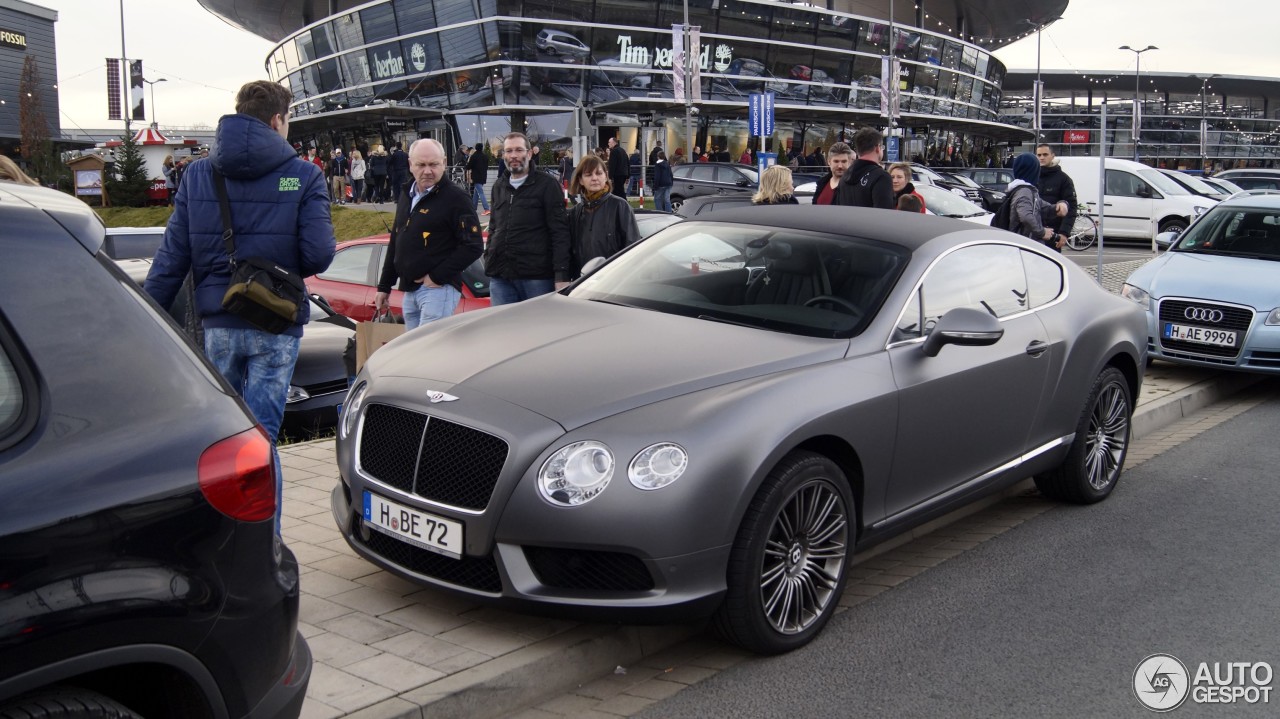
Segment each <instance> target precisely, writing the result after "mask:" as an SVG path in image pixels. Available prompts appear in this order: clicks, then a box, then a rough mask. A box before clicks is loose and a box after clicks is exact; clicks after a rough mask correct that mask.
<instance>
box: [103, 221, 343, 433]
mask: <svg viewBox="0 0 1280 719" xmlns="http://www.w3.org/2000/svg"><path fill="white" fill-rule="evenodd" d="M107 231H108V233H110V232H111V230H110V229H108V230H107ZM109 236H110V235H109V234H108V237H109ZM116 264H117V265H118V266H119V267H120V268H121V269H122V270H123V271H124V273H125V275H127V276H128V277H129V279H131V280H133V281H134V282H135V283H137V285H138V286H139V287H141V286H142V283H143V282H144V281H145V280H146V279H147V273H148V272H150V271H151V259H150V258H148V259H130V260H118V261H117V262H116ZM191 308H192V305H191V287H190V284H183V286H182V289H181V290H180V291H179V292H178V296H177V298H176V299H175V300H174V302H173V307H171V308H170V310H169V316H170V317H171V318H172V319H173V321H174V322H175V323H177V325H178V326H179V327H181V328H182V329H183V330H184V331H185V332H186V333H187V335H188V336H189V337H190V338H191V341H192V342H193V343H194V344H195V347H196V349H197V350H198V351H203V347H204V333H203V331H202V330H201V326H200V320H199V318H197V317H196V316H195V314H194V313H193V312H192V311H191ZM355 330H356V325H355V322H352V321H351V320H350V319H348V318H346V317H343V316H342V315H340V314H338V313H337V312H334V311H333V308H332V307H330V306H329V303H328V302H326V301H325V299H324V298H323V297H321V296H320V295H316V294H313V295H312V296H311V314H310V317H309V318H308V319H307V324H306V325H304V326H303V328H302V340H301V341H300V342H299V343H298V362H297V364H296V365H295V366H294V368H293V377H292V379H290V380H289V395H288V399H287V400H286V401H285V406H284V419H283V421H281V423H280V436H281V437H289V438H292V439H311V438H312V437H314V436H316V435H317V434H320V433H321V432H323V431H325V430H328V429H331V428H333V427H334V426H335V425H336V424H337V423H338V407H340V406H341V405H342V398H343V397H344V396H346V393H347V389H348V387H347V382H348V379H349V377H350V375H349V374H348V372H347V365H346V362H345V361H344V359H343V353H344V352H345V351H346V349H347V343H348V342H349V341H351V340H352V339H353V338H354V337H355Z"/></svg>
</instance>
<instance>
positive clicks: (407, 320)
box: [404, 285, 462, 332]
mask: <svg viewBox="0 0 1280 719" xmlns="http://www.w3.org/2000/svg"><path fill="white" fill-rule="evenodd" d="M461 299H462V293H460V292H458V288H457V287H453V286H452V285H445V286H444V287H427V286H426V285H423V286H421V287H419V288H418V289H416V290H414V291H413V292H406V293H404V331H405V332H408V331H409V330H411V329H413V328H414V327H417V326H418V325H424V324H426V323H428V322H431V321H432V320H438V319H440V318H441V317H448V316H449V315H451V314H453V311H454V310H455V309H457V308H458V302H459V301H460V300H461Z"/></svg>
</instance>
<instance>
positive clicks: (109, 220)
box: [94, 206, 395, 242]
mask: <svg viewBox="0 0 1280 719" xmlns="http://www.w3.org/2000/svg"><path fill="white" fill-rule="evenodd" d="M94 210H95V211H96V212H97V213H98V215H99V216H100V217H102V221H103V222H105V223H106V225H107V227H164V226H165V224H167V223H168V222H169V215H170V214H171V213H172V212H173V208H172V207H95V208H94ZM332 212H333V235H334V237H336V238H337V240H338V242H346V241H347V240H354V239H357V238H360V237H368V236H369V235H381V234H385V233H386V232H387V228H389V227H391V223H392V222H394V221H395V214H394V213H391V212H379V211H377V210H357V209H354V208H350V207H341V206H339V207H333V208H332Z"/></svg>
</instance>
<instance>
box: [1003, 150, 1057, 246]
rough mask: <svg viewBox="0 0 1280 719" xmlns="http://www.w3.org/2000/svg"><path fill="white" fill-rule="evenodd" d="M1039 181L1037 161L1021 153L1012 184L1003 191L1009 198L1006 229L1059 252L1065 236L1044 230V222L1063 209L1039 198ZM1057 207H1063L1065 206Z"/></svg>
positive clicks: (1033, 157) (1029, 155)
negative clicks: (1007, 226) (1037, 187)
mask: <svg viewBox="0 0 1280 719" xmlns="http://www.w3.org/2000/svg"><path fill="white" fill-rule="evenodd" d="M1039 179H1040V161H1039V160H1038V159H1036V156H1035V155H1033V154H1031V153H1030V152H1024V153H1022V154H1021V155H1018V156H1017V157H1015V158H1014V160H1013V182H1010V183H1009V187H1008V189H1007V190H1006V192H1007V193H1008V195H1009V230H1010V231H1012V232H1016V233H1018V234H1019V235H1022V236H1023V237H1029V238H1031V239H1033V240H1036V241H1038V242H1042V243H1044V244H1045V245H1047V246H1049V247H1050V248H1052V249H1055V250H1057V251H1058V252H1061V251H1062V246H1063V245H1065V244H1066V243H1067V236H1066V235H1059V234H1055V233H1054V231H1053V229H1052V228H1050V227H1045V220H1046V219H1047V218H1049V217H1052V216H1053V215H1054V213H1055V212H1058V211H1064V210H1060V209H1059V208H1058V206H1057V205H1050V204H1049V203H1047V202H1045V201H1044V200H1042V199H1040V191H1039V190H1037V189H1036V182H1037V181H1039ZM1058 204H1059V205H1062V207H1063V208H1065V207H1066V203H1061V202H1060V203H1058Z"/></svg>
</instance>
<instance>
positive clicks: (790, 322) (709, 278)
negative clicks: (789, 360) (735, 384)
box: [570, 221, 908, 340]
mask: <svg viewBox="0 0 1280 719" xmlns="http://www.w3.org/2000/svg"><path fill="white" fill-rule="evenodd" d="M907 258H908V254H907V252H906V250H903V249H901V248H897V247H893V246H891V245H884V244H880V243H877V242H872V241H868V240H859V239H854V238H848V237H837V236H831V235H825V234H820V233H814V232H805V231H801V230H791V229H785V228H776V227H761V226H756V225H739V224H732V223H724V222H695V221H688V222H681V223H679V224H676V225H672V226H671V227H668V228H667V229H665V230H662V231H661V232H659V233H658V234H656V235H654V236H652V237H650V238H649V239H647V240H645V241H644V242H642V243H640V244H638V245H636V246H634V247H633V248H632V249H631V250H629V251H627V252H625V253H623V254H622V255H619V256H618V257H616V258H615V259H614V260H613V261H611V262H609V264H607V265H605V266H604V267H602V268H600V270H599V271H597V272H595V273H593V274H592V275H590V276H589V277H587V278H586V279H584V280H583V281H582V282H581V283H580V284H578V285H577V286H576V287H574V288H573V290H572V291H571V292H570V296H571V297H576V298H580V299H585V300H592V301H597V302H609V303H613V304H620V305H626V306H630V307H638V308H643V309H646V310H652V311H656V312H664V313H667V314H674V315H682V316H685V317H696V318H698V319H702V320H707V321H712V322H727V323H730V324H738V325H744V326H747V327H756V328H759V329H764V330H772V331H777V332H787V333H791V334H797V335H805V336H809V337H851V336H853V335H856V334H858V333H860V332H862V330H863V329H864V328H865V327H866V326H867V324H868V323H869V322H870V321H871V319H872V318H873V317H874V316H875V314H876V312H878V311H879V309H880V305H881V304H882V303H883V302H884V298H885V296H886V295H887V294H888V293H889V290H890V289H891V288H892V287H893V285H894V282H895V281H896V280H897V277H898V275H899V274H900V273H901V271H902V268H903V267H904V266H905V265H906V262H907ZM655 340H657V338H655Z"/></svg>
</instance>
